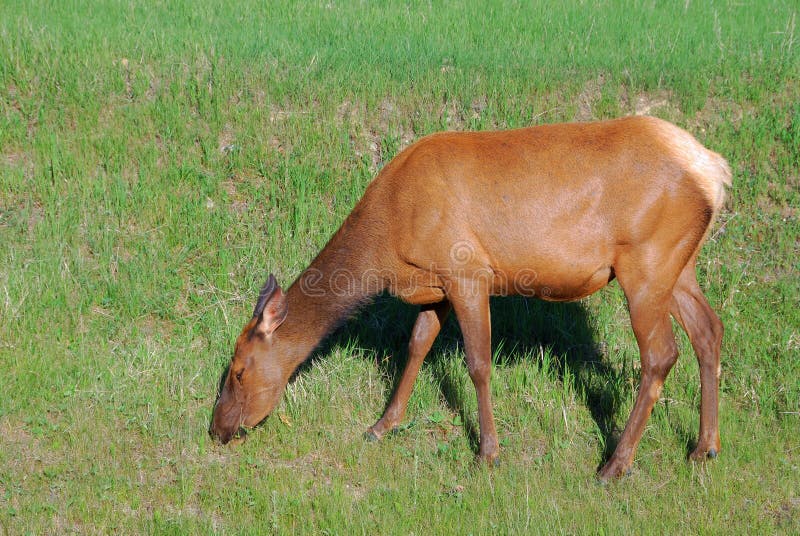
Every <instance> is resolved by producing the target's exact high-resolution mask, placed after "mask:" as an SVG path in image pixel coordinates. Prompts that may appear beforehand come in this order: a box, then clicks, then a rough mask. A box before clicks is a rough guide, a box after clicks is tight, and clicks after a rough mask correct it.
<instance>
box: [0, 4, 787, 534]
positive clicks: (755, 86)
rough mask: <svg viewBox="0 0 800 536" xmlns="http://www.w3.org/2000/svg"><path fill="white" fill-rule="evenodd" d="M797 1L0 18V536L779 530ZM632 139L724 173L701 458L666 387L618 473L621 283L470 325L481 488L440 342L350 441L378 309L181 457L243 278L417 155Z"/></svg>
mask: <svg viewBox="0 0 800 536" xmlns="http://www.w3.org/2000/svg"><path fill="white" fill-rule="evenodd" d="M797 12H798V10H797V6H796V4H794V3H793V2H788V1H787V2H747V3H740V2H721V1H720V2H689V1H687V2H652V1H618V2H602V1H591V2H573V3H569V4H568V5H563V4H562V3H560V2H546V3H536V4H535V5H533V6H531V5H529V4H527V3H520V2H508V3H502V4H501V3H489V4H488V5H484V6H481V7H478V3H474V2H464V3H461V2H456V3H452V2H450V3H440V2H410V3H405V4H404V5H399V4H398V5H384V4H383V3H374V2H369V3H368V2H363V3H362V2H334V1H332V2H316V3H314V4H313V5H311V6H301V5H299V4H298V5H295V4H294V3H291V2H281V1H274V2H272V1H271V2H247V1H245V2H231V1H218V2H203V3H202V5H195V3H194V2H189V1H180V2H179V1H176V2H144V1H141V0H138V1H133V2H119V1H104V2H92V3H85V2H77V1H64V2H14V1H9V2H4V3H2V4H0V371H1V372H0V389H2V391H3V396H2V398H1V399H0V527H2V528H3V529H4V531H5V532H7V533H9V534H20V533H33V534H40V533H69V532H78V533H112V532H113V533H134V534H139V533H142V532H157V533H187V532H195V533H208V532H221V533H239V532H241V533H258V534H263V533H265V532H275V533H288V532H315V533H326V532H327V533H333V534H352V533H368V534H374V533H398V534H410V533H416V534H419V533H463V534H467V533H475V534H485V533H495V532H496V533H540V532H541V533H552V532H563V533H574V532H592V533H594V532H598V533H617V532H620V531H624V532H637V533H638V532H645V533H678V532H687V531H688V532H703V533H705V532H724V533H728V532H747V533H756V534H760V533H774V532H784V533H796V532H798V531H799V530H800V487H798V483H799V482H800V434H798V431H800V312H798V311H799V310H800V308H798V303H800V261H799V260H798V259H800V241H799V239H798V237H799V236H800V213H799V212H798V210H799V208H798V207H800V169H798V168H799V167H800V164H799V162H800V83H798V80H800V45H798V42H799V41H800V29H797V28H796V21H797ZM643 110H649V113H651V114H653V115H658V116H660V117H663V118H665V119H668V120H671V121H674V122H676V123H677V124H679V125H681V126H683V127H685V128H687V129H688V130H689V131H691V132H692V133H694V134H695V135H696V136H697V137H698V138H699V139H700V140H701V141H702V142H703V143H704V144H706V145H707V146H709V147H710V148H712V149H714V150H715V151H718V152H720V153H722V154H723V155H725V156H726V157H727V158H728V159H729V160H730V162H731V164H732V167H733V169H734V175H735V177H734V188H733V190H732V191H731V195H730V200H729V202H728V204H727V205H726V209H725V210H724V212H723V214H722V215H721V217H720V218H719V221H718V223H717V226H716V231H715V232H714V234H713V236H712V239H711V240H710V242H709V243H708V244H707V246H706V247H705V249H704V250H703V254H702V256H701V260H700V263H699V277H700V281H701V285H702V286H703V287H704V288H705V289H706V290H707V293H708V296H709V299H710V301H711V303H712V304H713V306H714V307H715V309H716V310H717V311H718V312H719V314H720V316H721V318H722V320H723V322H724V323H725V326H726V336H725V340H724V344H723V375H722V388H721V390H722V396H721V431H722V437H723V452H722V454H721V456H720V457H719V458H718V459H717V460H716V461H714V462H713V463H709V464H706V465H692V464H690V463H688V462H686V460H685V458H686V455H687V453H688V452H689V450H690V449H691V447H692V446H693V442H694V441H695V438H696V434H697V425H698V420H699V417H698V412H697V406H698V403H699V381H698V373H697V366H696V364H695V359H694V357H693V356H692V354H691V348H690V346H689V345H688V342H687V340H686V337H685V336H684V335H682V334H681V336H680V346H681V350H682V354H683V355H682V358H681V359H680V360H679V362H678V365H677V366H676V368H675V369H674V371H673V372H672V374H671V375H670V377H669V378H668V380H667V384H666V386H665V390H664V393H663V395H662V399H661V400H660V401H659V403H658V404H657V407H656V409H655V411H654V414H653V416H652V418H651V420H650V423H649V424H648V427H647V429H646V432H645V436H644V439H643V440H642V443H641V446H640V449H639V454H638V456H637V460H636V463H635V465H634V471H633V474H632V476H631V477H629V478H626V479H624V480H623V481H621V482H619V483H615V484H612V485H610V486H607V487H601V486H599V485H598V484H597V483H596V482H595V479H594V473H595V470H596V469H597V467H598V466H599V464H600V463H601V462H602V461H603V459H604V456H605V455H606V453H607V452H608V450H609V449H610V448H612V447H613V441H614V440H615V437H616V436H617V433H618V431H619V429H620V428H621V427H622V426H623V425H624V422H625V420H626V419H627V416H628V412H629V410H630V408H631V406H632V403H633V398H634V396H635V392H636V386H637V383H638V352H637V349H636V345H635V341H634V339H633V335H632V333H631V330H630V326H629V324H628V318H627V312H626V310H625V303H624V299H623V297H622V295H621V292H620V290H619V288H618V286H617V285H616V284H612V286H611V287H610V288H608V289H606V290H604V291H602V292H600V293H599V294H597V295H595V296H592V297H590V298H589V299H586V300H583V301H581V302H580V303H577V304H567V305H546V304H543V303H540V302H536V301H530V300H528V301H526V300H520V299H498V300H496V301H494V303H493V306H494V310H493V322H494V348H495V354H496V355H495V363H496V366H495V372H494V376H493V385H492V388H493V393H494V400H495V415H496V418H497V421H498V429H499V434H500V437H501V443H502V448H503V451H502V465H501V466H500V467H498V468H496V469H494V470H487V469H486V468H482V467H476V466H475V465H474V464H473V462H472V459H473V456H474V454H475V446H476V445H475V429H476V427H477V423H476V421H477V418H476V412H475V407H476V404H475V395H474V391H473V390H472V387H471V385H470V382H469V379H468V377H467V373H466V369H465V366H464V364H463V353H462V350H461V346H460V343H459V334H458V330H457V328H456V327H455V324H454V323H453V322H452V321H451V323H450V324H449V326H448V328H447V329H446V330H445V332H444V333H443V334H442V336H441V337H440V339H439V341H438V342H437V344H436V346H435V348H434V351H433V352H432V355H431V356H430V357H429V359H428V361H427V362H426V364H425V365H424V366H423V370H422V373H421V375H420V378H419V380H418V382H417V385H416V389H415V391H414V394H413V396H412V399H411V403H410V407H409V412H408V418H407V421H406V422H407V426H405V427H404V429H403V430H402V431H401V433H399V434H398V435H396V436H393V437H390V438H387V439H386V440H385V441H382V442H380V443H369V442H366V441H364V440H363V439H362V433H363V431H364V430H365V429H366V427H367V426H369V425H370V424H372V423H373V422H374V421H375V420H376V419H377V418H378V416H379V415H380V413H381V411H382V409H383V407H384V404H385V402H386V401H387V400H388V396H389V393H390V391H391V388H392V385H393V382H394V379H395V376H396V374H397V370H398V367H399V366H400V364H401V363H402V360H403V359H404V347H405V344H406V342H407V337H408V333H409V331H410V327H411V323H412V322H413V317H414V309H413V308H410V307H407V306H404V305H401V304H399V303H398V302H396V301H394V300H392V299H390V298H381V299H379V300H378V301H377V302H376V303H375V304H373V305H371V306H370V307H368V308H367V310H365V311H364V312H363V313H362V314H361V315H360V316H359V317H357V318H356V319H354V320H352V321H351V322H350V323H348V324H347V325H346V326H345V327H344V328H343V329H342V330H340V331H339V332H338V333H337V334H336V335H335V336H334V337H332V339H331V340H330V341H329V342H328V344H326V345H325V347H324V348H323V349H322V350H321V351H318V352H317V353H316V355H315V358H314V360H313V362H312V363H311V365H310V366H306V367H304V368H303V369H302V371H301V373H300V374H299V376H298V377H297V379H296V381H295V382H293V383H292V384H291V385H290V387H289V389H288V391H287V394H286V396H285V398H284V401H283V402H282V404H281V405H280V406H279V408H278V409H277V411H276V414H275V415H273V417H272V418H270V419H269V420H268V421H267V422H266V423H265V424H264V425H263V426H262V427H260V428H259V429H258V430H257V431H255V432H253V433H251V434H250V436H249V440H248V441H247V443H245V444H244V445H243V446H241V447H239V448H227V447H219V446H217V445H214V444H213V443H212V442H211V440H210V439H209V437H208V435H207V428H208V424H209V417H210V413H211V408H212V405H213V403H214V397H215V394H216V390H217V385H218V381H219V379H220V375H221V374H222V373H223V371H224V370H225V365H226V363H227V360H228V359H229V357H230V352H231V350H232V343H233V341H234V338H235V336H236V334H237V333H238V330H239V329H240V327H241V325H242V324H243V323H244V321H245V320H246V319H247V318H248V315H249V313H250V310H251V309H250V308H251V307H252V304H253V301H254V299H255V296H256V294H257V290H258V287H259V285H260V283H261V282H262V281H263V280H264V278H265V276H266V275H267V273H269V272H274V273H275V274H276V275H277V276H278V278H279V281H281V282H282V283H283V284H284V285H288V284H289V283H290V282H291V281H292V280H293V279H294V278H295V277H296V276H297V275H298V274H299V273H300V271H301V270H302V269H303V268H304V267H305V266H306V265H307V263H308V262H309V261H310V259H311V258H313V256H314V255H315V254H316V253H317V252H318V250H319V249H320V248H321V247H322V246H323V245H324V244H325V242H326V241H327V239H328V237H329V236H330V235H331V234H332V233H333V231H335V229H336V228H337V226H338V225H339V224H340V222H341V221H342V220H343V219H344V217H345V216H346V215H347V213H348V211H349V210H350V209H351V208H352V206H353V205H354V203H355V202H356V200H357V199H358V198H359V197H360V194H361V192H362V191H363V189H364V187H365V186H366V184H367V183H368V182H369V180H370V179H371V178H372V177H373V176H374V173H375V172H376V170H377V169H379V168H380V167H381V166H382V165H383V164H384V163H385V162H387V161H388V160H389V159H390V158H391V157H392V156H393V155H394V154H395V153H396V152H397V151H398V150H399V149H400V148H402V147H404V146H405V145H407V144H408V143H409V142H410V141H412V140H414V139H417V138H419V137H420V136H422V135H424V134H427V133H430V132H433V131H437V130H441V129H494V128H508V127H515V126H521V125H528V124H537V123H543V122H555V121H567V120H574V119H582V120H586V119H591V118H606V117H616V116H619V115H625V114H630V113H634V112H636V111H643Z"/></svg>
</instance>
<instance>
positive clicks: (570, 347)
mask: <svg viewBox="0 0 800 536" xmlns="http://www.w3.org/2000/svg"><path fill="white" fill-rule="evenodd" d="M491 307H492V348H493V352H494V353H495V354H496V355H495V360H494V366H495V367H502V366H504V365H506V364H513V363H515V362H517V361H518V360H519V359H523V358H524V357H523V356H536V355H540V349H541V348H549V349H550V350H551V354H552V357H553V361H554V362H555V363H554V364H555V366H554V367H552V369H551V370H553V371H554V372H555V374H556V375H557V378H558V380H560V381H573V382H574V388H575V392H576V393H577V394H578V396H579V397H580V398H581V399H582V400H583V403H584V404H585V405H586V406H587V407H588V408H589V410H590V412H591V415H592V418H593V419H594V421H595V423H597V427H598V430H599V432H600V435H601V437H602V440H603V445H604V452H603V456H602V462H601V464H602V463H605V461H607V460H608V458H609V457H610V456H611V454H612V453H613V452H614V449H615V448H616V444H617V440H618V431H617V430H616V429H615V426H614V425H615V422H616V418H617V417H618V415H617V413H618V410H619V407H620V405H621V402H622V400H623V399H624V397H625V396H627V394H628V393H627V388H626V386H627V381H626V380H627V378H624V377H623V374H621V373H619V372H618V371H616V370H615V369H613V368H612V367H610V366H609V365H608V364H607V363H605V362H604V361H603V355H604V353H605V352H604V348H603V344H598V343H596V342H595V341H594V340H593V339H592V329H591V324H590V319H589V315H588V312H587V310H586V309H585V308H584V307H583V306H582V305H581V304H580V303H558V304H556V303H547V302H543V301H540V300H536V299H529V298H522V297H507V298H493V299H492V303H491ZM418 310H419V309H418V308H417V307H414V306H410V305H407V304H405V303H403V302H401V301H399V300H397V299H395V298H393V297H391V296H388V295H382V296H379V297H378V298H377V299H376V300H375V301H374V302H373V303H371V304H370V305H368V306H367V307H365V308H364V309H363V310H362V311H361V312H360V313H359V314H358V315H357V316H356V317H354V318H352V319H351V320H350V321H348V322H347V323H345V324H344V325H343V326H342V327H341V328H339V329H338V330H337V331H336V332H334V334H333V335H331V336H330V337H328V339H327V340H326V341H325V342H324V343H323V345H322V346H321V347H320V348H319V349H317V350H316V351H315V352H314V353H313V354H312V356H311V358H310V359H309V360H307V361H306V363H305V364H304V365H303V366H302V367H301V368H300V370H299V371H298V373H302V371H303V370H305V369H307V368H308V367H311V366H313V362H314V361H315V360H316V359H319V358H322V357H324V356H325V355H326V354H328V353H329V352H330V349H331V348H333V347H336V346H356V347H358V348H361V349H364V350H366V351H367V353H368V355H370V356H375V359H376V361H377V364H378V366H379V367H380V368H381V370H382V372H383V374H384V375H385V376H386V377H388V378H389V379H390V380H391V382H392V385H393V386H394V385H396V384H397V382H398V381H399V379H400V375H401V374H402V372H403V368H404V366H405V362H406V358H407V345H408V341H409V337H410V334H411V328H412V326H413V324H414V320H415V318H416V315H417V313H418ZM462 346H463V343H462V339H461V333H460V330H459V328H458V323H457V320H456V318H455V315H454V314H450V316H449V317H448V320H447V323H446V324H445V326H444V327H443V329H442V331H441V333H440V334H439V336H438V337H437V340H436V343H435V344H434V346H433V348H432V349H431V352H430V354H429V355H428V357H427V358H426V362H427V363H428V366H429V367H431V368H430V370H431V371H432V372H433V374H434V377H435V378H436V381H437V383H438V387H439V389H440V391H441V393H442V397H443V398H444V400H445V401H446V403H447V404H448V406H449V407H450V408H451V410H452V411H453V412H455V413H457V414H458V415H460V416H461V420H462V422H463V423H464V428H465V432H466V434H467V437H468V438H469V441H470V444H471V446H472V449H473V450H474V451H475V452H476V453H477V452H478V446H479V445H478V441H479V430H478V426H477V423H476V420H475V418H474V417H473V415H472V412H471V411H470V410H469V409H468V408H469V407H470V406H469V405H468V404H467V400H466V398H465V397H466V396H475V395H474V394H472V393H473V392H474V391H472V390H471V386H469V387H468V388H467V389H466V390H465V389H464V388H463V386H462V385H461V384H460V382H459V379H458V378H454V377H452V375H450V374H447V373H446V371H445V370H446V367H442V366H437V363H439V362H441V361H442V360H443V359H444V358H445V356H446V355H448V354H452V352H453V351H454V350H455V349H457V348H461V347H462ZM498 347H499V348H500V351H499V352H497V349H498ZM540 365H541V363H540ZM465 366H466V365H465ZM386 402H387V404H388V402H389V400H388V399H387V401H386ZM378 417H379V415H376V416H375V419H376V420H377V418H378Z"/></svg>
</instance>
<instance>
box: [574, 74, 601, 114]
mask: <svg viewBox="0 0 800 536" xmlns="http://www.w3.org/2000/svg"><path fill="white" fill-rule="evenodd" d="M605 83H606V77H605V75H603V74H602V73H601V74H599V75H597V78H592V79H590V80H587V81H586V83H585V84H583V89H582V90H581V92H580V93H578V96H577V97H576V100H577V107H578V109H577V111H576V113H575V120H576V121H591V120H592V119H595V117H594V113H593V111H592V109H593V108H594V105H595V103H597V101H599V100H600V96H601V95H602V90H603V85H605Z"/></svg>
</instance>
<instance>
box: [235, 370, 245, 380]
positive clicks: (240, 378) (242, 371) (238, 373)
mask: <svg viewBox="0 0 800 536" xmlns="http://www.w3.org/2000/svg"><path fill="white" fill-rule="evenodd" d="M242 374H244V369H242V370H240V371H239V372H237V373H236V381H237V382H239V383H242Z"/></svg>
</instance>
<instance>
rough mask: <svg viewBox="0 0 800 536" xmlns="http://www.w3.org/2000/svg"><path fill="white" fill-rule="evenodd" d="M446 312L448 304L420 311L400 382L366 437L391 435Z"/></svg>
mask: <svg viewBox="0 0 800 536" xmlns="http://www.w3.org/2000/svg"><path fill="white" fill-rule="evenodd" d="M449 312H450V302H448V301H446V300H445V301H443V302H440V303H436V304H432V305H426V306H424V307H423V308H422V310H421V311H420V313H419V316H417V321H416V322H415V323H414V329H413V330H412V332H411V341H410V342H409V343H408V361H407V362H406V368H405V369H404V370H403V375H402V377H401V378H400V382H399V383H398V384H397V387H395V390H394V394H392V400H391V402H389V405H388V406H386V410H385V411H384V412H383V416H382V417H381V418H380V420H378V422H376V423H375V424H374V425H372V426H370V427H369V429H368V430H367V437H370V438H372V439H380V438H381V437H382V436H383V435H384V434H386V433H387V432H391V431H392V430H393V429H394V428H396V427H397V426H398V425H399V424H400V422H401V421H402V420H403V416H404V415H405V413H406V407H407V406H408V399H409V397H410V396H411V390H412V389H413V388H414V382H415V381H416V379H417V374H419V369H420V367H421V366H422V361H423V360H424V359H425V356H426V355H428V352H429V351H430V349H431V346H433V341H434V340H435V339H436V335H438V334H439V331H440V330H441V328H442V324H444V321H445V319H446V318H447V314H448V313H449Z"/></svg>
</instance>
